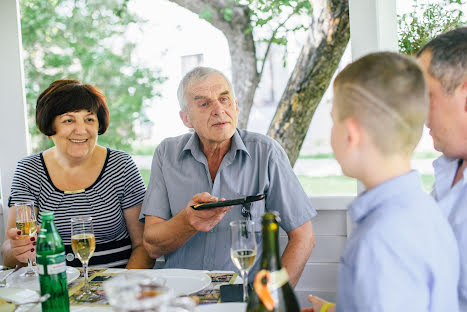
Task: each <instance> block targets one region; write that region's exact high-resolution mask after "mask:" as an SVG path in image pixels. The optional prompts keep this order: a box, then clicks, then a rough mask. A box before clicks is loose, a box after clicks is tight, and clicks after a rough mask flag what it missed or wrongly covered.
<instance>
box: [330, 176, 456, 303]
mask: <svg viewBox="0 0 467 312" xmlns="http://www.w3.org/2000/svg"><path fill="white" fill-rule="evenodd" d="M348 213H349V215H350V218H351V219H352V221H353V222H355V223H356V224H357V227H356V228H355V230H354V231H353V233H352V235H351V236H350V237H349V239H348V241H347V244H346V246H345V249H344V255H343V257H342V259H341V266H340V272H339V286H338V296H337V297H338V298H337V311H359V312H362V311H375V312H376V311H378V312H381V311H420V312H422V311H423V312H427V311H437V312H445V311H458V301H457V295H456V286H457V281H458V277H459V268H458V266H459V262H458V250H457V245H456V241H455V238H454V235H453V233H452V231H451V228H450V226H449V224H448V223H447V222H446V219H445V218H444V216H443V215H442V213H441V211H440V209H439V207H438V206H437V205H436V203H435V201H434V200H433V199H432V198H431V197H430V196H429V195H428V194H426V193H424V192H423V191H422V189H421V183H420V178H419V176H418V174H417V173H416V172H414V171H412V172H410V173H407V174H404V175H402V176H399V177H396V178H393V179H390V180H388V181H386V182H384V183H382V184H380V185H378V186H376V187H374V188H372V189H370V190H368V191H365V192H363V193H362V194H360V195H359V196H358V197H357V198H356V199H355V200H354V202H353V203H352V204H351V205H350V206H349V208H348Z"/></svg>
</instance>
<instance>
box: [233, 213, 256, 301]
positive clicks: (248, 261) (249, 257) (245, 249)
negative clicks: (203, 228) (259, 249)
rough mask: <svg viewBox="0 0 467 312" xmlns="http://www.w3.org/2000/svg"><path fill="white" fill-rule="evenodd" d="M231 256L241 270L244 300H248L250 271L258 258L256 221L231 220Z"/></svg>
mask: <svg viewBox="0 0 467 312" xmlns="http://www.w3.org/2000/svg"><path fill="white" fill-rule="evenodd" d="M230 234H231V236H230V237H231V245H230V257H231V258H232V262H233V263H234V264H235V266H236V267H237V268H238V269H239V270H240V276H241V277H242V279H243V301H245V302H247V301H248V271H249V270H250V268H251V267H252V266H253V264H254V263H255V259H256V237H255V231H254V222H253V221H249V220H239V221H232V222H230Z"/></svg>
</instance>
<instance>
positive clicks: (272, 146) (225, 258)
mask: <svg viewBox="0 0 467 312" xmlns="http://www.w3.org/2000/svg"><path fill="white" fill-rule="evenodd" d="M202 192H208V193H210V194H211V195H213V196H216V197H218V198H225V199H236V198H241V197H246V196H250V195H259V194H264V193H266V194H267V197H266V199H265V200H261V201H257V202H253V203H252V205H251V216H252V219H253V221H254V222H255V231H256V240H257V243H258V252H257V260H256V263H255V265H254V267H253V268H252V270H251V276H253V277H254V272H255V271H256V270H257V268H258V266H259V262H260V261H259V260H258V259H259V257H260V255H261V250H262V249H261V241H262V240H261V217H262V215H263V214H264V212H265V211H273V210H276V211H278V212H279V213H280V219H281V222H280V225H281V227H282V228H283V229H284V230H285V231H286V232H289V231H291V230H293V229H295V228H297V227H299V226H301V225H303V224H304V223H305V222H307V221H309V220H310V219H311V218H312V217H314V216H315V215H316V211H315V209H314V208H312V206H311V202H310V200H309V198H308V196H307V195H306V194H305V192H304V190H303V188H302V186H301V185H300V182H299V181H298V179H297V177H296V176H295V174H294V172H293V170H292V168H291V166H290V163H289V160H288V157H287V154H286V153H285V151H284V150H283V149H282V147H281V146H280V145H279V143H277V142H276V141H274V140H273V139H271V138H269V137H267V136H265V135H261V134H257V133H252V132H248V131H245V130H238V129H237V130H236V132H235V133H234V135H233V137H232V140H231V146H230V150H229V151H228V152H227V154H226V155H225V156H224V158H223V160H222V162H221V164H220V167H219V170H218V171H217V174H216V177H215V179H214V182H213V181H212V179H211V175H210V173H209V167H208V163H207V160H206V156H205V155H204V153H203V152H202V150H201V148H200V141H199V137H198V135H197V134H196V133H188V134H185V135H182V136H178V137H175V138H168V139H166V140H164V141H163V142H162V143H161V144H160V145H159V146H158V147H157V149H156V151H155V153H154V158H153V163H152V168H151V179H150V182H149V185H148V189H147V191H146V196H145V198H144V201H143V207H142V209H141V214H140V220H143V219H144V216H147V215H149V216H156V217H160V218H163V219H166V220H168V219H170V218H172V217H173V216H175V215H177V214H178V213H179V212H180V211H181V210H183V209H184V208H185V207H186V205H187V204H188V202H189V201H190V200H191V198H192V197H193V195H194V194H197V193H202ZM241 219H244V217H243V216H242V215H241V207H240V206H234V207H233V208H232V209H230V210H229V211H228V212H227V214H226V215H225V216H224V218H223V219H222V220H221V221H220V222H219V223H218V224H217V225H216V226H215V227H214V228H213V229H212V230H211V231H209V232H207V233H204V232H197V233H196V234H195V235H194V236H192V237H191V238H190V239H189V240H188V241H187V242H186V243H185V244H184V245H183V246H182V247H180V248H179V249H177V250H175V251H174V252H172V253H170V254H168V255H166V264H165V267H166V268H186V269H202V270H233V271H237V269H236V268H235V266H234V265H233V263H232V260H231V258H230V228H229V223H230V221H233V220H241Z"/></svg>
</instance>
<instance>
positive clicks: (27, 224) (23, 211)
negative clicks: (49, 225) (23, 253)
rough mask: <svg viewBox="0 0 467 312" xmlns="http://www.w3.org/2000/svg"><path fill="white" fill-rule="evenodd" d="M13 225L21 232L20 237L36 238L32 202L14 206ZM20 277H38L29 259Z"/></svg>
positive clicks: (34, 211) (34, 213) (34, 214)
mask: <svg viewBox="0 0 467 312" xmlns="http://www.w3.org/2000/svg"><path fill="white" fill-rule="evenodd" d="M15 223H16V228H17V229H18V230H21V236H22V237H34V236H36V231H37V226H36V210H35V207H34V203H33V202H32V201H25V202H21V203H16V204H15ZM20 276H21V277H35V276H38V274H37V272H36V270H34V269H33V267H32V263H31V258H30V257H28V269H27V271H26V272H25V273H23V274H21V275H20Z"/></svg>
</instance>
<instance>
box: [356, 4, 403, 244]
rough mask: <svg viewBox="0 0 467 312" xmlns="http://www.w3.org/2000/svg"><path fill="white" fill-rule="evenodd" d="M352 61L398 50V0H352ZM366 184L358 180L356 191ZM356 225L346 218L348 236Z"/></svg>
mask: <svg viewBox="0 0 467 312" xmlns="http://www.w3.org/2000/svg"><path fill="white" fill-rule="evenodd" d="M349 15H350V16H349V18H350V43H351V47H352V60H356V59H358V58H360V57H362V56H364V55H366V54H368V53H372V52H378V51H392V52H398V51H399V48H398V41H397V10H396V0H349ZM364 189H365V187H364V186H363V184H362V183H361V182H360V181H358V183H357V192H358V193H361V192H363V191H364ZM352 228H353V224H352V222H351V221H350V218H347V235H350V232H351V231H352Z"/></svg>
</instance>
